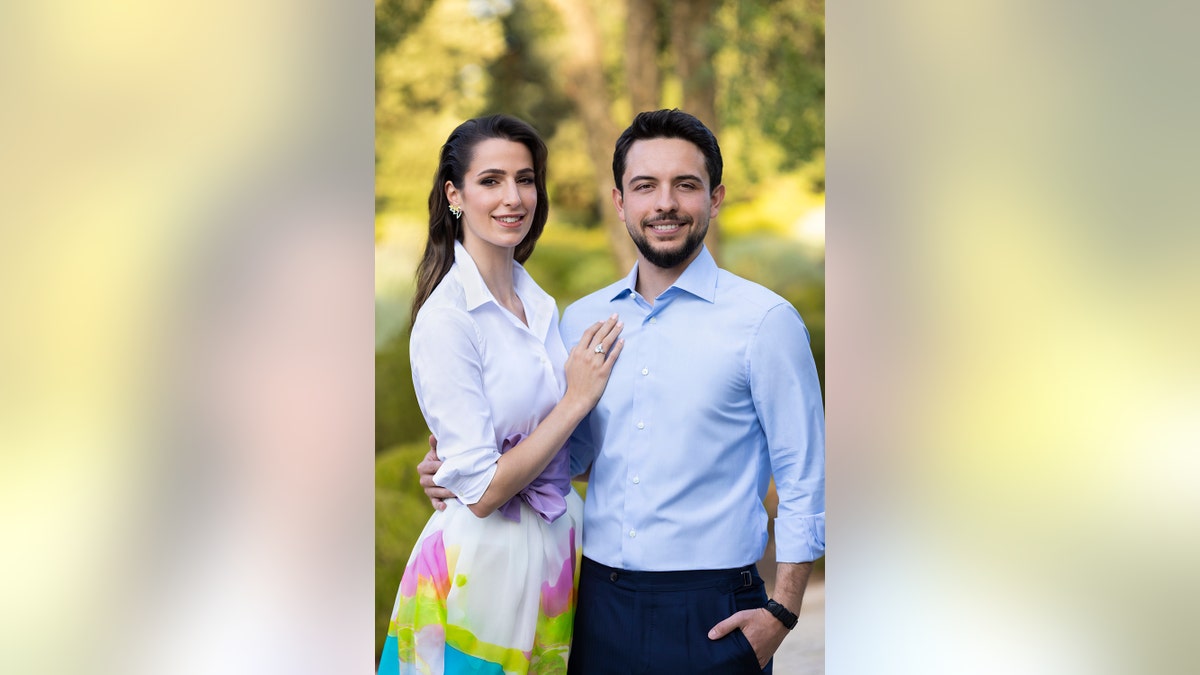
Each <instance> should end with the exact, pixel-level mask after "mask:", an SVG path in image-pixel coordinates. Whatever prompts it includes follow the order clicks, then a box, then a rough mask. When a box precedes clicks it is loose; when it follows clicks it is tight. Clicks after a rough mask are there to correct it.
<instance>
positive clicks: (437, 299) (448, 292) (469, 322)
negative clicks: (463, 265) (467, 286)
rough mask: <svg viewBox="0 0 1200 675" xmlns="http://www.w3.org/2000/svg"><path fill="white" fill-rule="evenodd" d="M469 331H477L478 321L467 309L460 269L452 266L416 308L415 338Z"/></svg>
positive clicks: (475, 332)
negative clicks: (476, 321) (417, 308)
mask: <svg viewBox="0 0 1200 675" xmlns="http://www.w3.org/2000/svg"><path fill="white" fill-rule="evenodd" d="M463 331H466V332H469V333H471V334H477V333H478V330H477V328H476V327H475V321H474V320H473V319H472V318H471V313H470V311H469V310H468V308H467V300H466V294H465V293H464V291H463V285H462V282H461V281H460V280H459V278H458V274H457V269H451V270H450V272H448V273H447V274H446V276H445V277H444V278H442V280H441V281H440V282H438V285H437V286H436V287H435V288H434V289H433V292H432V293H430V294H429V297H428V298H427V299H426V300H425V304H423V305H421V309H420V310H418V311H417V318H416V320H415V321H414V322H413V330H412V335H413V339H417V338H418V337H427V336H432V337H435V338H436V337H438V336H444V334H445V333H447V332H451V333H460V332H463Z"/></svg>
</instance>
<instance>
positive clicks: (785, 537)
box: [709, 304, 825, 666]
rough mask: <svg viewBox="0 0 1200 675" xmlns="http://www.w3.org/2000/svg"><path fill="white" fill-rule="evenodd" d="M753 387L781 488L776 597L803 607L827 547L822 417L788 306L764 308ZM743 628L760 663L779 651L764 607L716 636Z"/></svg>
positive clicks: (753, 355)
mask: <svg viewBox="0 0 1200 675" xmlns="http://www.w3.org/2000/svg"><path fill="white" fill-rule="evenodd" d="M748 352H749V354H750V391H751V396H752V397H753V399H754V407H755V409H756V410H757V412H758V418H759V423H760V424H761V425H762V429H763V433H764V434H765V436H766V440H767V448H768V452H769V454H770V457H771V473H772V475H773V477H774V479H775V487H776V490H777V491H778V494H779V511H778V513H777V515H776V517H775V553H776V556H777V557H776V560H778V561H780V562H779V563H778V567H777V572H776V578H775V593H774V597H773V598H772V599H773V600H775V602H777V603H779V604H780V605H783V607H784V608H786V609H787V610H788V611H790V612H792V613H793V614H799V613H800V605H801V602H802V600H803V599H804V589H805V588H806V587H807V586H808V577H809V574H810V573H811V572H812V562H783V561H787V560H793V561H812V560H816V559H817V558H819V557H821V556H822V555H824V553H825V418H824V409H823V406H822V404H821V387H820V382H819V381H818V379H817V369H816V363H815V362H814V361H813V357H812V351H811V349H810V347H809V343H808V331H807V329H806V328H805V327H804V322H803V321H802V320H801V319H800V315H799V314H797V313H796V310H795V309H793V308H792V307H791V306H790V305H787V304H780V305H778V306H776V307H774V308H773V309H772V310H769V311H768V312H767V315H766V316H765V317H764V318H763V321H762V324H761V325H760V326H759V331H758V333H757V334H756V335H755V336H754V338H752V340H751V342H750V346H749V350H748ZM735 628H741V629H742V633H743V634H745V636H746V640H747V641H748V642H750V645H751V646H752V647H754V653H755V655H757V656H758V661H759V665H760V666H765V665H766V663H767V661H769V660H770V659H771V657H772V656H773V655H774V654H775V651H776V650H777V649H779V645H780V644H781V643H782V642H783V638H784V637H785V636H787V633H788V628H787V627H786V626H784V625H783V623H782V622H781V621H780V620H779V619H777V618H776V617H775V616H774V615H772V614H771V613H770V612H769V611H768V610H766V609H755V610H746V611H742V612H738V613H736V614H734V615H733V616H731V617H729V618H728V619H726V620H725V621H722V622H721V623H719V624H717V625H716V626H715V627H714V628H713V630H712V631H711V632H710V633H709V636H710V637H711V638H713V639H718V638H721V637H724V636H725V635H727V634H728V633H729V632H730V631H732V630H734V629H735Z"/></svg>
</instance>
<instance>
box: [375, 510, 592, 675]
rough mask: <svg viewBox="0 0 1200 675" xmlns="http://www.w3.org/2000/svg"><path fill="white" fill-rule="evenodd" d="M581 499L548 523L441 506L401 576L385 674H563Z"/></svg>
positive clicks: (524, 515)
mask: <svg viewBox="0 0 1200 675" xmlns="http://www.w3.org/2000/svg"><path fill="white" fill-rule="evenodd" d="M582 523H583V501H582V500H581V499H580V498H579V495H578V494H577V493H576V492H575V490H574V488H572V489H571V491H570V493H569V494H568V495H567V512H566V514H564V515H563V516H562V517H560V518H558V519H557V520H555V521H554V522H553V523H547V522H545V521H544V520H542V519H541V518H540V517H538V515H537V514H536V513H535V512H534V511H533V510H532V509H530V508H529V506H528V505H527V504H524V503H522V504H521V519H520V522H513V521H511V520H507V519H505V518H504V517H503V516H501V514H500V513H499V512H495V513H492V514H491V515H490V516H488V517H487V518H477V517H476V516H475V515H474V514H473V513H471V511H470V510H469V509H468V508H466V507H465V506H463V505H462V504H460V503H458V502H450V503H449V505H448V506H447V508H446V510H445V511H442V512H440V513H434V514H433V516H432V517H430V519H429V523H427V524H426V525H425V529H424V530H423V531H422V532H421V536H420V537H419V538H418V539H417V544H416V546H414V547H413V552H412V555H411V556H410V557H409V560H408V565H407V567H405V569H404V577H403V579H402V580H401V581H400V592H399V593H398V594H397V596H396V605H395V609H393V610H392V620H391V622H390V624H389V626H388V635H387V641H386V642H385V643H384V647H383V656H382V658H381V659H380V662H379V673H380V675H390V674H392V673H422V674H427V675H441V674H442V673H447V674H455V673H478V674H480V675H513V674H518V673H537V674H539V675H540V674H543V673H566V671H567V656H568V653H569V651H570V648H571V628H572V625H573V623H574V618H575V597H576V596H575V589H576V587H577V582H578V576H577V575H578V569H579V556H580V554H581V550H582V548H581V547H582V534H583V531H582Z"/></svg>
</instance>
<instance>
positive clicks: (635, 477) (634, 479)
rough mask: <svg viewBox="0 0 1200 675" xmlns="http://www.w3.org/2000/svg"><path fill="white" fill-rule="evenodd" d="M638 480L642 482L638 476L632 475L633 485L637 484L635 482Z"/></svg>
mask: <svg viewBox="0 0 1200 675" xmlns="http://www.w3.org/2000/svg"><path fill="white" fill-rule="evenodd" d="M640 482H642V479H641V478H638V477H637V476H634V477H633V484H634V485H637V484H638V483H640Z"/></svg>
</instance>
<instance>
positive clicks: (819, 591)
mask: <svg viewBox="0 0 1200 675" xmlns="http://www.w3.org/2000/svg"><path fill="white" fill-rule="evenodd" d="M774 672H775V675H825V579H824V577H818V578H814V579H812V580H810V581H809V583H808V588H807V589H806V590H805V591H804V606H803V607H801V608H800V621H799V622H798V623H797V624H796V628H795V629H793V630H792V634H791V635H789V636H787V639H785V640H784V641H783V645H781V646H780V647H779V651H777V652H775V668H774Z"/></svg>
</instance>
